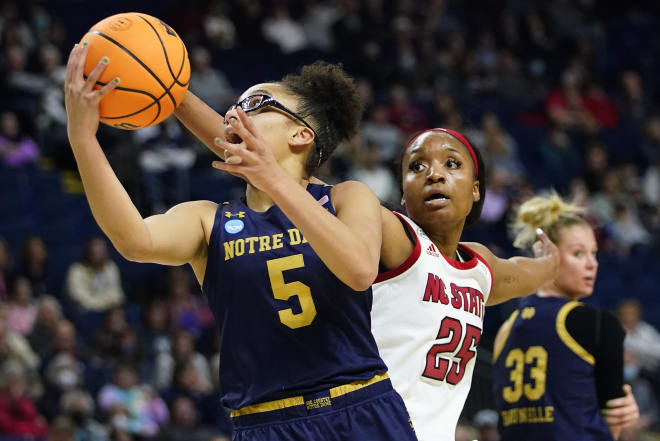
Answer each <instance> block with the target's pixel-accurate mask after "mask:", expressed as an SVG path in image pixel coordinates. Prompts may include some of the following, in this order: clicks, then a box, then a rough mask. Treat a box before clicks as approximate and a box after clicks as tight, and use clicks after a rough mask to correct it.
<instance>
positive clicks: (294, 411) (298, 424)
mask: <svg viewBox="0 0 660 441" xmlns="http://www.w3.org/2000/svg"><path fill="white" fill-rule="evenodd" d="M340 388H341V386H340ZM335 389H336V388H335ZM294 399H299V400H300V399H302V403H300V404H294V405H291V403H292V402H293V401H292V400H294ZM283 402H285V403H286V404H284V405H285V406H287V407H284V408H282V409H275V410H266V411H255V412H254V413H249V414H244V415H239V416H236V415H234V416H232V422H233V424H234V434H233V437H232V439H233V441H316V440H319V441H321V440H322V441H325V440H328V441H372V440H373V441H381V440H383V441H385V440H387V441H415V440H417V437H416V436H415V431H414V429H413V428H412V423H411V421H410V416H409V415H408V411H407V410H406V406H405V405H404V404H403V400H402V399H401V396H400V395H399V394H398V393H397V392H396V391H395V390H394V389H393V388H392V383H391V382H390V380H389V379H388V378H385V379H383V380H380V381H378V382H375V383H373V384H369V385H368V386H365V387H362V388H360V389H358V390H352V391H349V392H343V393H341V395H339V396H337V394H336V393H334V394H331V391H324V392H320V393H317V394H312V395H305V396H304V397H294V398H288V399H286V400H279V401H278V402H272V403H275V405H276V406H278V405H281V404H282V403H283ZM257 406H260V405H257ZM234 414H236V413H234Z"/></svg>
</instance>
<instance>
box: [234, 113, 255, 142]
mask: <svg viewBox="0 0 660 441" xmlns="http://www.w3.org/2000/svg"><path fill="white" fill-rule="evenodd" d="M236 110H237V113H238V117H239V118H240V120H241V122H242V123H243V126H245V128H246V129H247V131H248V132H250V134H251V135H252V136H254V137H255V138H256V137H258V136H259V135H258V134H257V128H256V127H255V125H254V123H253V122H252V120H251V119H250V117H249V116H247V113H245V111H244V110H243V109H242V108H240V107H239V108H238V109H236Z"/></svg>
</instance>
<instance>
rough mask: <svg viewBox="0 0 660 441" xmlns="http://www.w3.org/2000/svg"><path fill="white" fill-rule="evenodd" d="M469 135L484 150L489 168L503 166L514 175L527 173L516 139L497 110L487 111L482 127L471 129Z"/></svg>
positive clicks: (482, 120)
mask: <svg viewBox="0 0 660 441" xmlns="http://www.w3.org/2000/svg"><path fill="white" fill-rule="evenodd" d="M468 136H469V138H470V141H471V142H472V143H474V144H475V145H476V146H477V147H478V148H479V150H480V151H482V152H484V161H485V162H486V167H487V169H488V170H491V169H493V168H501V169H504V170H506V171H508V172H509V173H510V174H513V175H521V176H522V175H524V174H525V167H524V166H523V165H522V163H521V162H520V159H518V146H517V144H516V141H515V140H514V139H513V137H512V136H511V135H510V134H509V133H508V132H507V131H506V130H505V129H504V128H503V127H502V125H501V124H500V120H499V118H498V116H497V114H496V113H495V112H492V111H489V112H486V113H485V114H484V116H483V117H482V118H481V127H480V129H479V130H472V131H469V132H468Z"/></svg>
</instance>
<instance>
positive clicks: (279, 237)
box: [273, 233, 284, 250]
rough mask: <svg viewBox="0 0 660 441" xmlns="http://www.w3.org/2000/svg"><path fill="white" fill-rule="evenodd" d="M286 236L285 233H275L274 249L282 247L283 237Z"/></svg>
mask: <svg viewBox="0 0 660 441" xmlns="http://www.w3.org/2000/svg"><path fill="white" fill-rule="evenodd" d="M283 237H284V233H277V234H273V249H274V250H276V249H278V248H282V238H283Z"/></svg>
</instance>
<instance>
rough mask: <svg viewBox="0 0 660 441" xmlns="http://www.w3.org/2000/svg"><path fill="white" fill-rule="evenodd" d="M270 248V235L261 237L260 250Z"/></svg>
mask: <svg viewBox="0 0 660 441" xmlns="http://www.w3.org/2000/svg"><path fill="white" fill-rule="evenodd" d="M268 250H270V236H260V237H259V252H260V253H261V252H262V251H268Z"/></svg>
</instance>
